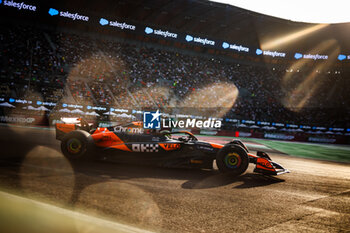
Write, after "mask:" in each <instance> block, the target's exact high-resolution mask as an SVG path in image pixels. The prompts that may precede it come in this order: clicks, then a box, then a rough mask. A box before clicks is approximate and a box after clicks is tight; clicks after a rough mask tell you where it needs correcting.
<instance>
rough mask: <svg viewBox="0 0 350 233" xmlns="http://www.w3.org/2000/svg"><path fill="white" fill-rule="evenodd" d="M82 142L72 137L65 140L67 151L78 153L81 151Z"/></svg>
mask: <svg viewBox="0 0 350 233" xmlns="http://www.w3.org/2000/svg"><path fill="white" fill-rule="evenodd" d="M81 148H82V143H81V141H80V140H79V139H76V138H72V139H70V140H68V142H67V149H68V152H69V153H71V154H78V153H79V152H80V151H81Z"/></svg>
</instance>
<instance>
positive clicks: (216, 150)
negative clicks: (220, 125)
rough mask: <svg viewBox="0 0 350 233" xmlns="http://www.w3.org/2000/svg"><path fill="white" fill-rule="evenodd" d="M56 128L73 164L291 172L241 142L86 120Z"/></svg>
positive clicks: (234, 172) (73, 120)
mask: <svg viewBox="0 0 350 233" xmlns="http://www.w3.org/2000/svg"><path fill="white" fill-rule="evenodd" d="M62 121H63V122H64V123H57V124H56V138H57V139H58V140H60V141H61V150H62V153H63V154H64V156H65V157H66V158H68V159H69V160H71V161H76V162H78V161H80V160H87V159H92V158H95V159H98V158H101V159H102V158H103V159H109V160H113V161H117V162H121V163H137V164H152V165H157V166H163V167H189V168H206V169H213V161H214V160H216V164H217V167H218V168H219V170H220V171H221V172H223V173H230V174H232V175H237V176H238V175H240V174H242V173H244V172H245V171H246V170H247V168H248V165H249V163H253V164H256V167H255V169H254V172H257V173H261V174H264V175H280V174H283V173H287V172H289V171H288V170H287V169H285V168H283V167H282V166H281V165H279V164H278V163H276V162H273V161H272V160H271V159H270V157H269V156H268V155H267V154H266V153H264V152H257V155H253V154H251V153H249V151H248V149H247V147H246V146H245V145H244V144H243V143H242V142H241V141H239V140H233V141H231V142H229V143H227V144H226V145H221V144H217V143H210V142H205V141H199V140H198V139H197V138H196V137H195V136H194V135H193V134H192V133H190V132H187V131H179V132H172V133H170V132H169V131H164V132H145V130H144V129H143V128H142V123H140V122H133V123H129V124H126V125H119V126H114V127H106V128H96V129H92V127H91V125H89V124H88V123H87V122H86V121H85V120H83V119H80V118H65V119H62Z"/></svg>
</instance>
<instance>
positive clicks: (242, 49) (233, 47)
mask: <svg viewBox="0 0 350 233" xmlns="http://www.w3.org/2000/svg"><path fill="white" fill-rule="evenodd" d="M48 4H51V3H48ZM0 7H1V8H2V9H4V10H6V9H16V10H17V11H18V12H23V11H30V12H35V13H37V16H38V17H40V18H38V19H39V20H42V19H44V20H45V21H46V18H45V17H49V18H64V19H66V20H70V21H71V22H72V23H73V22H79V21H82V22H91V23H92V25H94V26H95V27H105V28H107V27H108V28H111V29H112V28H115V29H117V30H118V31H125V32H131V33H136V34H138V35H142V36H144V37H149V36H151V37H153V38H158V39H165V40H172V41H174V40H175V41H178V42H181V43H184V44H191V45H193V46H204V47H207V48H215V49H219V50H223V51H230V52H233V53H239V54H250V55H252V56H258V57H259V56H264V57H271V58H274V59H285V58H289V59H293V60H294V59H296V60H299V59H308V60H314V61H316V60H321V61H322V60H328V58H329V56H328V55H326V54H310V53H305V54H304V53H300V52H296V53H294V52H291V53H289V54H288V56H287V53H286V52H281V51H276V50H263V49H261V48H252V47H248V46H246V45H242V44H240V43H237V42H234V41H229V39H223V40H218V39H212V38H208V37H207V36H205V35H195V34H192V33H190V34H189V33H183V32H178V31H176V30H175V31H174V30H172V29H169V28H168V29H165V28H163V29H161V28H159V27H158V26H154V25H153V26H152V25H144V24H142V23H137V24H136V23H131V22H126V21H125V20H123V19H118V20H116V19H110V18H109V17H107V16H103V15H101V16H93V17H90V16H87V15H84V14H82V13H79V12H76V11H75V10H70V9H64V10H62V9H59V8H57V7H53V6H50V5H49V7H40V6H39V5H33V4H30V3H28V2H27V1H17V0H0ZM11 14H13V12H11ZM42 17H44V18H42ZM337 60H338V61H346V60H350V55H349V54H348V55H346V54H339V55H338V57H337Z"/></svg>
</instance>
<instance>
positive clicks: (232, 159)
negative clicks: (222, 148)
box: [224, 153, 242, 168]
mask: <svg viewBox="0 0 350 233" xmlns="http://www.w3.org/2000/svg"><path fill="white" fill-rule="evenodd" d="M224 162H225V165H226V166H227V167H228V168H238V167H239V166H240V165H241V163H242V159H241V156H239V155H238V154H237V153H228V154H227V155H226V156H225V159H224Z"/></svg>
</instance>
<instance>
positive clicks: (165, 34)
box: [145, 27, 178, 39]
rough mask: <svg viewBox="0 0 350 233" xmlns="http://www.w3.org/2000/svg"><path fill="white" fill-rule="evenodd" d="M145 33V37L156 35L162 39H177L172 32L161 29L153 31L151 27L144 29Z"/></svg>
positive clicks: (175, 34)
mask: <svg viewBox="0 0 350 233" xmlns="http://www.w3.org/2000/svg"><path fill="white" fill-rule="evenodd" d="M145 33H146V34H147V35H156V36H160V37H164V38H171V39H177V37H178V34H177V33H174V32H169V31H164V30H161V29H153V28H151V27H145Z"/></svg>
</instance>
